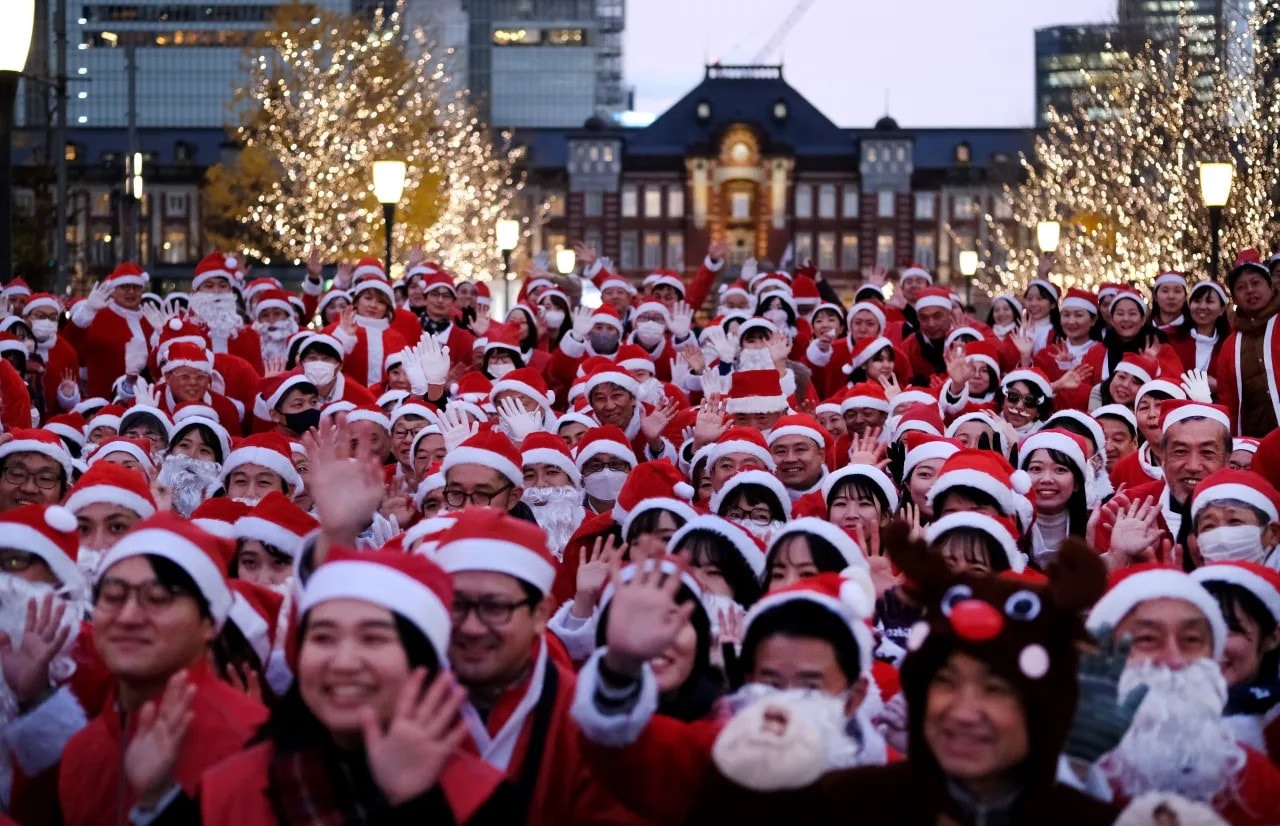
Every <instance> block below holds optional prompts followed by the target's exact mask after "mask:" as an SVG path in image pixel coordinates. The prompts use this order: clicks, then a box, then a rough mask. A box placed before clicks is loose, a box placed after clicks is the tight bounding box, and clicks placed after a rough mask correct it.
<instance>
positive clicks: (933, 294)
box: [915, 287, 951, 312]
mask: <svg viewBox="0 0 1280 826" xmlns="http://www.w3.org/2000/svg"><path fill="white" fill-rule="evenodd" d="M930 307H941V308H942V309H944V310H948V311H950V310H951V291H950V290H948V289H947V288H945V287H925V288H924V289H923V290H921V291H920V294H919V295H918V296H916V303H915V308H916V312H920V311H921V310H927V309H929V308H930Z"/></svg>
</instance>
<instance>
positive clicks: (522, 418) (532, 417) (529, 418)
mask: <svg viewBox="0 0 1280 826" xmlns="http://www.w3.org/2000/svg"><path fill="white" fill-rule="evenodd" d="M498 418H499V419H500V420H501V421H502V427H503V429H504V430H506V431H507V434H508V435H509V436H511V441H513V442H515V443H516V444H517V445H518V444H520V443H521V442H523V441H524V438H525V437H526V436H528V435H529V434H530V433H536V432H538V431H539V430H542V411H541V410H525V409H524V405H522V404H520V402H518V401H516V400H515V399H513V398H510V397H507V398H505V399H503V400H502V401H501V402H500V403H499V404H498Z"/></svg>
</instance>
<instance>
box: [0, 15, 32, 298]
mask: <svg viewBox="0 0 1280 826" xmlns="http://www.w3.org/2000/svg"><path fill="white" fill-rule="evenodd" d="M35 22H36V0H5V1H4V3H0V272H2V273H3V274H4V275H5V277H9V276H11V275H13V175H12V170H11V169H10V165H9V153H10V152H11V151H12V147H13V104H14V101H16V100H17V99H18V78H19V76H21V74H22V70H23V69H24V68H26V65H27V52H29V51H30V50H31V32H32V30H33V29H34V27H35Z"/></svg>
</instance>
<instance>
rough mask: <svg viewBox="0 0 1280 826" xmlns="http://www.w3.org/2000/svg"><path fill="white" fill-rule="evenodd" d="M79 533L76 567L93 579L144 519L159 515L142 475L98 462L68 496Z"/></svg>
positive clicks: (115, 465)
mask: <svg viewBox="0 0 1280 826" xmlns="http://www.w3.org/2000/svg"><path fill="white" fill-rule="evenodd" d="M64 506H65V507H66V509H67V510H69V511H71V513H72V514H74V515H75V518H76V522H77V523H78V528H79V531H80V553H79V556H78V557H77V558H76V562H77V564H78V565H79V566H80V567H81V569H82V570H83V571H84V574H85V577H86V579H91V578H92V577H93V576H94V575H95V574H96V573H97V569H98V562H99V561H100V560H101V559H102V557H103V555H104V554H106V553H107V551H110V550H111V548H112V546H114V545H115V544H116V543H117V542H119V541H120V538H121V537H123V536H124V535H125V534H126V533H128V532H129V530H130V529H131V528H132V527H133V526H134V525H135V524H137V523H138V522H141V521H142V520H143V519H150V518H151V517H152V516H153V515H154V514H155V512H156V502H155V498H154V497H153V496H152V493H151V488H150V486H149V485H148V481H147V479H146V478H145V477H144V476H143V475H142V474H140V473H138V472H137V471H134V470H130V469H129V468H127V467H124V466H123V465H119V464H116V463H115V462H110V461H100V462H95V463H93V464H92V465H90V467H89V469H88V470H87V471H85V472H84V475H82V476H81V477H80V478H79V479H78V480H77V481H76V483H75V484H74V485H73V486H72V487H71V490H70V491H68V492H67V500H66V502H65V503H64Z"/></svg>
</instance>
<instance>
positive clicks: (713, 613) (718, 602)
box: [702, 591, 743, 634]
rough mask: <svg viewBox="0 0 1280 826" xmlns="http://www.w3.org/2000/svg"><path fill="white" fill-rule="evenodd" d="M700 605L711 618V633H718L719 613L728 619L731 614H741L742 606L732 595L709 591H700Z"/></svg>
mask: <svg viewBox="0 0 1280 826" xmlns="http://www.w3.org/2000/svg"><path fill="white" fill-rule="evenodd" d="M702 607H703V609H704V610H705V611H706V612H707V618H708V619H710V620H711V633H712V634H719V633H720V614H721V613H723V614H724V616H725V618H726V619H728V618H729V617H730V616H732V615H733V614H737V615H739V616H741V615H742V613H743V611H742V606H741V605H739V604H738V603H737V602H735V601H734V599H733V597H730V596H725V595H724V594H713V593H711V592H710V591H703V592H702Z"/></svg>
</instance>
